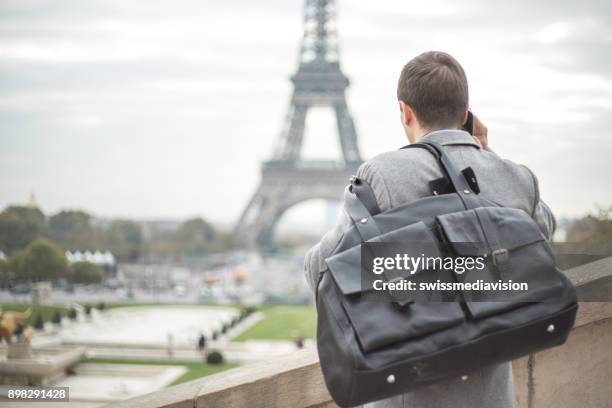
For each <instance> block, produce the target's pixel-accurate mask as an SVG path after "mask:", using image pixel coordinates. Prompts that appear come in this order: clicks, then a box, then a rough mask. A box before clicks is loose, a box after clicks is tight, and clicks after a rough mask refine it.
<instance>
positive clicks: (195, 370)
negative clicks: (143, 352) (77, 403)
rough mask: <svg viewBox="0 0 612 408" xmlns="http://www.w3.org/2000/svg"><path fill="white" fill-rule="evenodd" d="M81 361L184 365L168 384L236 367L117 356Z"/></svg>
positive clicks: (233, 365)
mask: <svg viewBox="0 0 612 408" xmlns="http://www.w3.org/2000/svg"><path fill="white" fill-rule="evenodd" d="M81 362H83V363H100V364H151V365H173V366H184V367H186V368H187V370H188V371H187V372H186V373H185V374H183V375H182V376H180V377H179V378H177V379H176V380H174V382H173V383H172V384H170V385H176V384H180V383H183V382H186V381H191V380H195V379H197V378H200V377H205V376H207V375H211V374H216V373H219V372H221V371H225V370H229V369H230V368H234V367H237V366H238V365H237V364H233V363H223V364H215V365H211V364H205V363H196V362H187V361H181V360H139V359H117V358H85V359H83V360H81Z"/></svg>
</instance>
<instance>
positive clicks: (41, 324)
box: [34, 313, 45, 330]
mask: <svg viewBox="0 0 612 408" xmlns="http://www.w3.org/2000/svg"><path fill="white" fill-rule="evenodd" d="M34 328H35V329H36V330H43V329H44V328H45V321H44V320H43V317H42V315H41V314H40V313H39V314H37V315H36V318H35V319H34Z"/></svg>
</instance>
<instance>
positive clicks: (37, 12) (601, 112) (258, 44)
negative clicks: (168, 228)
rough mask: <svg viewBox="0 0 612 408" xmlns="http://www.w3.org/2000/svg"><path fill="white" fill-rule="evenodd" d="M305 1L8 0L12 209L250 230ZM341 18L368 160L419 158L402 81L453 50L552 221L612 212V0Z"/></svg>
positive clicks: (315, 127)
mask: <svg viewBox="0 0 612 408" xmlns="http://www.w3.org/2000/svg"><path fill="white" fill-rule="evenodd" d="M302 3H303V2H302V1H301V0H265V1H260V2H253V1H247V0H226V1H223V2H216V1H215V2H202V1H199V0H197V1H196V0H179V1H173V2H168V1H162V0H148V1H140V2H137V1H133V2H132V1H130V2H126V1H121V0H93V1H88V2H83V1H81V0H59V1H55V2H53V4H51V3H45V2H38V1H28V0H5V1H3V2H2V4H0V204H2V205H4V204H7V203H11V202H18V201H23V200H25V199H26V198H27V196H28V195H29V192H30V191H31V190H32V189H34V190H35V191H36V193H37V196H38V197H39V200H40V201H41V203H42V205H43V207H44V208H45V209H46V210H48V211H55V210H57V209H59V208H62V207H66V206H77V207H82V208H87V209H89V210H91V211H94V212H95V213H98V214H101V215H125V216H136V217H139V218H143V217H152V216H174V217H184V216H187V215H194V214H200V215H204V216H206V217H208V218H211V219H213V220H217V221H223V222H231V221H233V220H235V219H236V217H237V216H238V214H239V213H240V211H241V210H242V207H243V206H244V205H245V204H246V201H247V200H248V198H249V195H250V194H251V192H252V191H253V189H254V188H255V187H256V185H257V183H258V181H259V163H260V161H261V160H264V159H266V158H268V157H269V156H270V155H271V154H272V150H273V147H274V144H275V143H276V140H277V137H278V134H279V132H280V129H281V127H282V121H283V118H284V114H285V111H286V109H287V104H288V101H289V98H290V95H291V91H292V89H291V84H290V82H289V81H288V77H289V75H290V74H292V73H293V72H294V71H295V69H296V65H297V56H298V41H299V38H300V35H301V32H302V28H301V7H302ZM338 12H339V21H338V29H339V34H340V52H341V62H342V67H343V69H344V71H345V72H346V74H347V75H348V76H349V77H350V79H351V81H352V85H351V87H350V88H349V90H348V93H347V95H348V98H349V100H348V102H349V108H350V110H351V111H352V112H353V114H354V117H355V122H356V125H357V128H358V131H359V136H360V144H361V147H362V150H363V152H364V154H365V156H367V157H371V156H373V155H375V154H377V153H379V152H381V151H384V150H389V149H395V148H397V147H399V146H401V145H402V144H403V143H404V136H403V135H402V130H401V128H400V126H399V122H398V114H397V106H396V105H397V103H396V100H395V89H394V88H395V83H396V80H397V75H398V74H399V71H400V69H401V66H402V65H403V64H404V63H405V62H406V61H407V60H408V59H409V58H411V57H412V56H414V55H416V54H418V53H420V52H422V51H425V50H428V49H441V50H447V51H449V52H451V53H452V54H453V55H455V56H456V57H457V58H458V59H459V60H460V61H461V62H462V64H463V65H464V67H465V69H466V71H467V73H468V76H469V79H470V88H471V99H472V107H473V108H474V109H475V110H476V112H477V113H478V114H479V115H480V116H481V117H482V118H483V120H485V121H486V122H487V125H488V126H489V129H491V140H492V143H493V146H494V148H495V150H496V151H497V152H498V153H500V154H501V155H504V156H507V157H510V158H513V159H514V160H516V161H519V162H523V163H526V164H527V165H529V166H530V167H532V168H533V169H534V170H535V171H536V172H537V173H538V175H539V177H540V180H541V186H542V190H543V194H544V197H545V198H546V199H547V200H548V201H550V204H551V205H552V206H553V208H555V209H556V210H557V211H558V212H559V213H561V214H576V213H580V212H585V211H587V210H589V209H590V208H592V206H593V204H594V203H595V202H599V203H605V202H606V201H608V202H612V192H611V191H610V190H609V189H605V188H602V185H605V183H606V181H607V180H606V174H607V172H606V171H602V169H605V166H607V163H608V160H609V159H608V158H609V155H610V153H611V148H610V142H609V141H608V140H609V131H608V128H609V124H607V123H606V118H609V117H610V114H611V113H612V106H611V102H610V101H612V77H611V73H612V54H610V53H609V52H608V50H609V49H610V41H611V39H612V28H611V27H612V12H611V6H610V5H609V3H608V2H607V1H600V0H589V1H586V2H575V1H569V0H564V1H561V2H559V1H555V2H553V1H551V0H546V1H543V2H535V3H534V2H530V1H527V0H519V1H514V2H502V3H500V2H489V1H484V0H477V1H471V2H468V3H465V4H464V3H462V4H461V5H459V4H457V3H456V2H451V1H450V0H436V1H434V2H428V3H423V4H420V5H418V6H417V5H415V4H412V3H410V2H405V1H403V0H389V1H385V2H383V3H371V2H363V1H359V0H350V1H349V0H340V1H339V4H338ZM317 117H322V116H320V115H317V114H314V115H313V118H315V119H316V118H317ZM321 122H322V123H318V124H317V123H314V122H313V123H310V126H309V129H310V131H311V133H313V134H314V135H315V136H313V137H312V141H309V142H307V143H306V147H307V150H308V152H309V153H310V154H311V156H317V155H327V154H329V153H330V151H331V147H333V146H335V145H334V144H336V136H335V135H334V134H333V132H332V131H331V130H330V129H331V128H333V126H332V125H330V124H329V123H327V122H326V121H325V120H321ZM334 148H335V147H334ZM560 176H562V177H563V180H564V184H565V185H561V184H560V183H559V180H560V179H561V178H560ZM568 186H572V188H568ZM339 195H340V193H339Z"/></svg>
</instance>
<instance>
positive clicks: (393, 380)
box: [387, 374, 395, 384]
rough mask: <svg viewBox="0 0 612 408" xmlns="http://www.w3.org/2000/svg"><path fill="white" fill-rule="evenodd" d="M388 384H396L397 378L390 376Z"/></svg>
mask: <svg viewBox="0 0 612 408" xmlns="http://www.w3.org/2000/svg"><path fill="white" fill-rule="evenodd" d="M387 382H388V383H389V384H394V383H395V376H394V375H393V374H389V376H388V377H387Z"/></svg>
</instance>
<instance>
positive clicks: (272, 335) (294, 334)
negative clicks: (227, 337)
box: [232, 306, 317, 341]
mask: <svg viewBox="0 0 612 408" xmlns="http://www.w3.org/2000/svg"><path fill="white" fill-rule="evenodd" d="M258 311H259V312H260V313H263V314H264V317H263V319H262V320H260V321H259V322H257V323H256V324H255V325H254V326H251V327H250V328H248V329H247V330H245V331H244V332H242V334H240V335H239V336H237V337H235V338H234V339H232V340H233V341H246V340H295V339H297V338H299V337H303V338H313V337H314V335H315V333H316V328H317V313H316V311H315V309H314V308H312V307H309V306H264V307H261V308H258Z"/></svg>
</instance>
